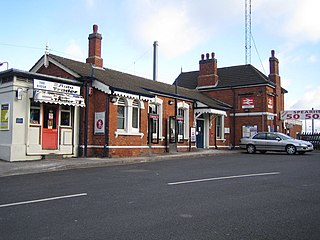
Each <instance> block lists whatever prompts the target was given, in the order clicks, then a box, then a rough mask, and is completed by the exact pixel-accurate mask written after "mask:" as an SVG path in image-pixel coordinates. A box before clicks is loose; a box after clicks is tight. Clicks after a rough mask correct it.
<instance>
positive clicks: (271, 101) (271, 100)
mask: <svg viewBox="0 0 320 240" xmlns="http://www.w3.org/2000/svg"><path fill="white" fill-rule="evenodd" d="M268 108H270V109H272V108H273V98H272V97H268Z"/></svg>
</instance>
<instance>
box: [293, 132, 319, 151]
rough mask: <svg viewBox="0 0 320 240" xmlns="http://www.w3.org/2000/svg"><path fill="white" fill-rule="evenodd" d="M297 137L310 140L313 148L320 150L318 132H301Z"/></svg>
mask: <svg viewBox="0 0 320 240" xmlns="http://www.w3.org/2000/svg"><path fill="white" fill-rule="evenodd" d="M297 137H298V139H301V140H305V141H309V142H311V143H312V144H313V147H314V149H316V150H320V133H301V134H298V136H297Z"/></svg>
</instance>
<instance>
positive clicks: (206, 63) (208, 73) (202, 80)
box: [197, 53, 218, 89]
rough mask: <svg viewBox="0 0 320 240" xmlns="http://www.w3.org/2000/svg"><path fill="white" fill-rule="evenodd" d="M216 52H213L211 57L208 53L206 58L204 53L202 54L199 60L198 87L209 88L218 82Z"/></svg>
mask: <svg viewBox="0 0 320 240" xmlns="http://www.w3.org/2000/svg"><path fill="white" fill-rule="evenodd" d="M214 55H215V54H214V53H211V58H210V57H209V53H207V54H206V59H204V54H202V55H201V60H200V61H199V68H200V71H199V76H198V83H197V88H198V89H201V88H208V87H215V86H216V85H217V84H218V68H217V59H215V58H214Z"/></svg>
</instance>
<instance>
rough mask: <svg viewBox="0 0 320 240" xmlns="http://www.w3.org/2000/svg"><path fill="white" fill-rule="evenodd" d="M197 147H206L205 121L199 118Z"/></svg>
mask: <svg viewBox="0 0 320 240" xmlns="http://www.w3.org/2000/svg"><path fill="white" fill-rule="evenodd" d="M196 131H197V137H196V138H197V148H204V121H203V120H197V129H196Z"/></svg>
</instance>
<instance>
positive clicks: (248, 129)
mask: <svg viewBox="0 0 320 240" xmlns="http://www.w3.org/2000/svg"><path fill="white" fill-rule="evenodd" d="M257 132H258V126H257V125H246V126H242V137H244V138H249V137H252V136H253V135H254V134H256V133H257Z"/></svg>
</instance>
